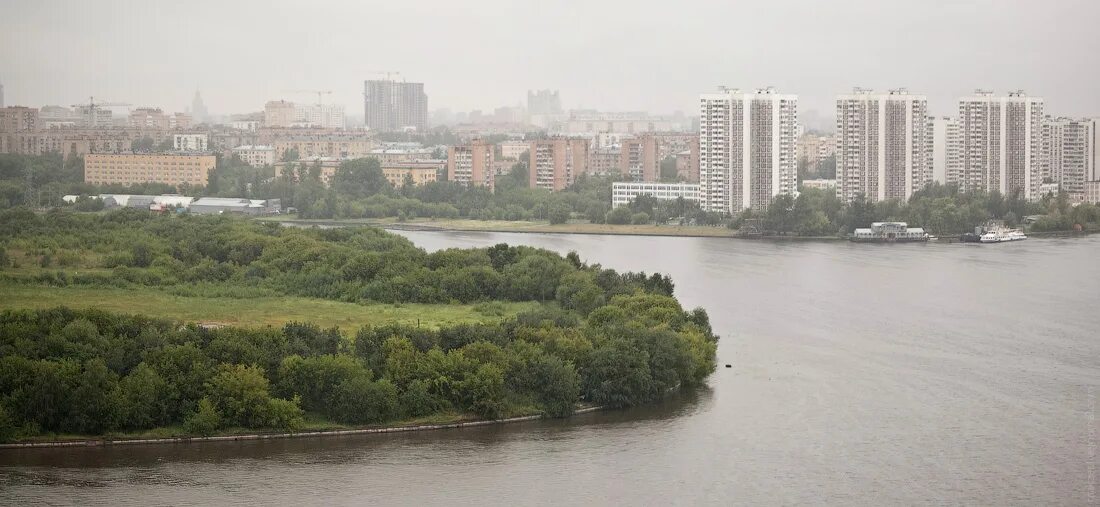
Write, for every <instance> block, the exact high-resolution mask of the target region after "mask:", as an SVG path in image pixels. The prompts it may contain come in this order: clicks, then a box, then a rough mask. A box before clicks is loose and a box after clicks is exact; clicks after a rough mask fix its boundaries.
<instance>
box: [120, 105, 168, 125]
mask: <svg viewBox="0 0 1100 507" xmlns="http://www.w3.org/2000/svg"><path fill="white" fill-rule="evenodd" d="M127 124H128V125H129V126H131V127H134V128H155V129H167V128H169V127H170V125H171V120H170V117H169V116H168V115H166V114H164V111H162V110H161V109H160V108H156V107H139V108H137V109H134V110H133V111H130V117H129V118H128V120H127Z"/></svg>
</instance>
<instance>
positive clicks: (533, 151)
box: [527, 137, 590, 191]
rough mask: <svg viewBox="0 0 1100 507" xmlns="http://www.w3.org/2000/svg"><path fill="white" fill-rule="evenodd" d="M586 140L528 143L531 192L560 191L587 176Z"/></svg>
mask: <svg viewBox="0 0 1100 507" xmlns="http://www.w3.org/2000/svg"><path fill="white" fill-rule="evenodd" d="M589 144H590V142H589V140H588V139H577V138H564V137H555V138H550V139H539V140H535V141H530V145H529V147H528V161H527V167H528V176H529V178H530V179H529V185H530V187H531V188H544V189H546V190H552V191H557V190H562V189H564V188H565V187H568V186H569V185H572V184H573V181H574V180H575V179H576V177H577V176H579V175H581V174H585V173H587V172H588V158H589V153H588V151H589Z"/></svg>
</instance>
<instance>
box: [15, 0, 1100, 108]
mask: <svg viewBox="0 0 1100 507" xmlns="http://www.w3.org/2000/svg"><path fill="white" fill-rule="evenodd" d="M1098 27H1100V2H1096V1H1095V0H1092V1H1087V0H1047V1H1037V0H1036V1H1022V0H1021V1H994V0H950V1H949V0H913V1H908V2H894V1H886V0H830V1H821V0H760V1H755V2H738V1H714V2H708V1H696V0H692V1H684V0H667V1H663V2H645V1H615V2H611V1H596V0H586V1H572V0H567V1H516V0H501V1H496V0H493V1H478V0H471V1H454V0H448V1H432V2H427V1H412V0H395V1H392V2H378V1H365V2H328V1H319V0H309V1H284V0H266V1H256V2H239V1H236V0H232V1H230V0H221V1H216V2H212V1H206V0H189V1H185V2H159V1H148V0H145V1H140V2H139V1H106V0H97V1H71V2H62V1H49V0H33V1H32V0H3V2H2V5H0V82H2V83H3V84H4V86H5V94H6V97H7V100H6V102H7V104H8V105H14V104H20V105H29V106H42V105H45V104H62V105H70V104H74V103H76V102H80V101H84V100H86V99H87V97H88V96H89V95H95V96H96V97H97V99H102V100H111V101H125V102H131V103H133V104H135V105H150V106H158V107H162V108H165V109H167V110H169V111H182V110H183V109H184V108H185V107H187V106H189V105H190V101H191V97H192V96H193V94H194V92H195V90H196V89H198V90H201V91H202V95H203V98H204V99H205V102H206V105H207V107H208V109H209V110H210V111H211V112H214V113H234V112H248V111H258V110H261V109H262V108H263V104H264V102H265V101H267V100H269V99H278V98H286V99H289V100H299V101H313V100H316V96H315V95H313V96H310V95H308V94H294V93H288V92H287V91H288V90H297V89H314V88H321V89H326V90H332V91H333V92H334V93H333V94H332V95H330V96H328V97H327V98H326V102H328V101H331V102H335V103H342V104H344V105H346V106H347V111H348V113H349V114H353V115H361V114H362V107H363V105H362V89H363V80H364V79H370V78H374V77H377V76H376V75H375V74H372V71H380V70H381V71H385V70H392V71H400V72H401V75H402V77H404V78H405V79H407V80H409V81H421V82H424V83H425V91H426V92H427V94H428V98H429V108H430V109H436V108H441V107H447V108H450V109H452V110H456V111H464V110H471V109H482V110H486V111H491V110H492V109H493V108H494V107H497V106H501V105H514V104H519V103H522V102H524V101H525V100H526V91H527V90H528V89H536V88H553V89H559V90H561V96H562V101H563V105H564V106H565V107H566V108H580V107H583V108H596V109H601V110H650V111H653V112H671V111H674V110H677V109H679V110H684V111H685V112H688V113H689V114H695V111H694V110H693V109H694V107H695V104H696V99H697V96H698V94H699V93H704V92H710V91H712V90H714V89H715V87H716V86H718V85H721V84H724V85H729V86H735V87H740V88H756V87H762V86H767V85H774V86H776V87H778V88H779V89H780V90H781V91H783V92H787V93H796V94H798V95H799V96H800V108H801V110H802V111H803V112H804V113H805V112H808V111H810V110H816V112H817V113H818V114H820V115H823V116H828V117H831V116H832V109H833V100H834V97H835V95H836V94H838V93H843V92H846V91H848V90H850V89H851V88H852V87H853V86H863V87H871V88H876V89H886V88H892V87H902V86H904V87H908V88H909V89H910V90H912V91H914V92H920V93H925V94H927V95H928V96H929V100H930V101H931V104H930V105H931V108H932V110H933V112H935V113H936V114H949V113H952V112H953V109H954V107H955V100H956V99H957V97H958V96H960V95H965V94H968V93H970V92H971V91H972V90H973V89H974V88H976V87H984V88H992V89H994V90H997V91H1006V90H1009V89H1019V88H1022V89H1025V90H1027V91H1028V93H1030V94H1032V95H1039V96H1042V97H1044V98H1045V99H1046V103H1047V110H1048V111H1050V112H1052V113H1054V114H1070V115H1090V116H1100V89H1098V84H1100V79H1098V77H1100V51H1098V49H1100V47H1098V46H1100V44H1098V41H1100V36H1098V35H1097V34H1096V33H1095V32H1096V30H1097V29H1098Z"/></svg>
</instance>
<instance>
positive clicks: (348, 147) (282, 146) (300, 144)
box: [261, 135, 427, 160]
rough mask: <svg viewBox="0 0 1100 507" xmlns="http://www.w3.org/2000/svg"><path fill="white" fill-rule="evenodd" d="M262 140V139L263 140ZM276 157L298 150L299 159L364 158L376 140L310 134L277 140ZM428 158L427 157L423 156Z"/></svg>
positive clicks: (370, 152) (362, 137)
mask: <svg viewBox="0 0 1100 507" xmlns="http://www.w3.org/2000/svg"><path fill="white" fill-rule="evenodd" d="M261 142H262V141H261ZM273 145H274V146H275V158H277V159H279V160H282V159H283V157H284V156H285V155H286V153H287V152H288V151H291V150H296V151H297V152H298V158H299V159H306V158H312V157H332V158H364V157H368V156H372V155H373V152H372V149H373V148H374V142H373V141H372V140H371V139H370V138H369V137H368V136H366V135H308V136H295V137H290V138H285V139H278V140H276V141H275V142H274V143H273ZM422 158H427V157H422Z"/></svg>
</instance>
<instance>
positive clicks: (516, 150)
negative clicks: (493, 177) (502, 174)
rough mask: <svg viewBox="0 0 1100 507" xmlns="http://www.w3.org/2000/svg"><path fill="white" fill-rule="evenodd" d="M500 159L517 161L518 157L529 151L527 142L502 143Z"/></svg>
mask: <svg viewBox="0 0 1100 507" xmlns="http://www.w3.org/2000/svg"><path fill="white" fill-rule="evenodd" d="M498 146H500V158H504V159H508V160H519V157H520V156H522V155H523V154H524V153H526V152H527V150H528V149H530V144H528V142H527V141H503V142H501V143H500V144H498Z"/></svg>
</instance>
